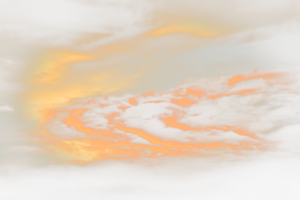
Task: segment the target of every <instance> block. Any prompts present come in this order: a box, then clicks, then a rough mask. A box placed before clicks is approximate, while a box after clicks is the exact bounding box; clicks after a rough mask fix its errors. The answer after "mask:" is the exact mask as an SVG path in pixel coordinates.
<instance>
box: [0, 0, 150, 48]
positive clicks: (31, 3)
mask: <svg viewBox="0 0 300 200" xmlns="http://www.w3.org/2000/svg"><path fill="white" fill-rule="evenodd" d="M150 10H151V4H150V3H149V2H146V1H135V0H128V1H123V0H114V1H101V0H99V1H98V0H96V1H76V0H63V1H60V0H54V1H49V0H42V1H38V0H25V1H21V0H13V1H6V0H5V1H1V3H0V13H1V14H0V21H1V24H2V26H1V28H0V31H1V34H0V38H1V40H6V39H10V40H12V41H13V40H17V41H19V42H25V43H28V42H29V43H30V44H38V45H50V46H53V45H54V46H56V45H59V46H60V45H72V44H74V43H75V42H78V41H79V40H80V39H84V38H86V36H87V35H89V36H94V35H99V36H100V35H103V36H108V35H109V37H108V38H110V37H111V38H115V39H117V38H126V37H130V36H132V35H135V34H137V33H139V32H141V31H143V30H144V29H145V28H146V27H147V26H148V25H147V20H148V14H149V12H150ZM108 40H111V39H108Z"/></svg>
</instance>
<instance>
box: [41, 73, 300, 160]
mask: <svg viewBox="0 0 300 200" xmlns="http://www.w3.org/2000/svg"><path fill="white" fill-rule="evenodd" d="M298 76H299V71H298V70H297V69H294V70H293V71H291V69H289V70H285V69H281V70H273V71H271V72H260V71H258V70H255V71H253V72H251V73H249V74H239V75H236V76H222V77H219V78H205V79H198V80H197V79H195V80H189V81H186V82H184V83H183V84H181V85H180V86H179V87H177V88H174V89H172V90H169V91H165V92H153V91H149V92H146V93H144V94H140V95H124V96H119V97H117V96H108V97H93V98H87V99H81V100H77V101H75V102H74V103H73V105H70V106H68V107H63V108H58V109H52V110H51V109H50V110H45V111H44V113H43V114H42V116H43V115H44V117H43V118H44V119H46V121H42V122H41V124H40V126H39V129H38V130H40V131H41V130H42V131H43V132H45V134H47V135H48V137H54V138H56V139H54V140H50V141H49V144H48V142H46V143H47V145H48V146H49V145H50V146H52V147H53V148H54V149H55V151H56V152H58V154H65V156H66V158H68V157H69V159H70V160H77V161H80V162H81V161H82V162H93V161H95V160H102V159H111V158H114V159H125V160H126V159H127V158H134V159H139V158H160V157H168V156H171V155H172V156H175V155H176V156H191V155H193V156H196V157H197V156H209V155H214V154H216V155H223V154H225V155H226V154H227V153H229V154H231V153H238V152H247V151H248V152H250V153H251V152H264V151H269V150H272V149H276V148H277V146H276V144H274V143H273V139H272V137H270V138H269V137H268V136H267V133H269V132H273V131H274V130H276V129H277V128H278V127H282V126H288V125H289V124H290V123H299V120H300V116H299V113H300V107H299V106H298V101H299V95H298V92H297V89H296V88H297V87H298V85H299V81H297V77H298ZM43 141H44V140H42V143H43ZM67 160H68V159H67Z"/></svg>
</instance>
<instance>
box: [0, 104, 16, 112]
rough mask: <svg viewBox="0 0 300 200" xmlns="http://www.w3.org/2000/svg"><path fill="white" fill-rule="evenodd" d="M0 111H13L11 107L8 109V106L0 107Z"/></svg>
mask: <svg viewBox="0 0 300 200" xmlns="http://www.w3.org/2000/svg"><path fill="white" fill-rule="evenodd" d="M0 111H3V112H12V111H14V109H13V108H11V107H9V106H7V105H5V106H0Z"/></svg>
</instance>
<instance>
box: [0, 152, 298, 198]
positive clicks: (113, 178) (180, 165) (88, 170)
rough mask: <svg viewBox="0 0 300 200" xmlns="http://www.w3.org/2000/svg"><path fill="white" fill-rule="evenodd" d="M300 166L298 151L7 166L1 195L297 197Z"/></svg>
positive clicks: (50, 196)
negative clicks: (220, 158) (155, 161)
mask: <svg viewBox="0 0 300 200" xmlns="http://www.w3.org/2000/svg"><path fill="white" fill-rule="evenodd" d="M299 167H300V163H299V161H298V159H297V158H295V157H294V158H287V157H285V158H284V157H274V156H270V155H268V156H264V157H260V158H257V159H256V160H253V159H249V158H248V159H247V160H244V161H242V162H239V161H227V162H224V161H222V162H220V161H218V162H214V161H213V160H210V159H203V160H201V159H196V160H185V162H182V161H181V162H180V161H178V160H177V161H176V160H175V161H170V162H165V163H163V164H162V163H161V164H160V165H156V166H154V165H151V166H149V165H148V166H147V165H141V164H137V163H124V162H123V163H120V162H103V163H99V164H95V165H92V166H86V167H78V166H71V165H65V166H55V165H52V166H48V167H44V168H21V167H17V168H16V167H9V166H6V167H2V168H1V175H0V186H1V188H2V192H1V194H0V197H1V198H2V199H13V200H17V199H20V198H21V199H23V200H38V199H41V198H42V199H44V200H52V199H57V200H63V199H74V200H80V199H82V198H87V199H90V200H96V199H99V198H104V199H120V198H125V199H133V200H135V199H141V198H143V199H153V198H155V199H159V200H163V199H175V200H177V199H178V200H180V199H184V198H187V197H188V198H190V199H199V198H201V199H211V200H215V199H216V200H217V199H232V200H238V199H241V198H248V199H274V200H280V199H282V198H288V199H291V200H294V199H295V200H296V199H298V198H299V193H298V185H299V178H300V177H299ZM28 183H30V184H28ZM287 184H288V187H287ZM16 189H17V191H18V192H15V191H16Z"/></svg>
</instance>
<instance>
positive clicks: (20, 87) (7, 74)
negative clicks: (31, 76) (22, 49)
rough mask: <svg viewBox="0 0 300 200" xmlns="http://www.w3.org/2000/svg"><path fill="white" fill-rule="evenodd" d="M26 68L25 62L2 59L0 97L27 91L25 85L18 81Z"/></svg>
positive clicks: (0, 65) (0, 59)
mask: <svg viewBox="0 0 300 200" xmlns="http://www.w3.org/2000/svg"><path fill="white" fill-rule="evenodd" d="M26 68H27V66H26V63H25V62H24V61H23V60H18V59H8V58H0V95H2V94H7V93H15V92H21V91H25V90H26V85H25V84H24V83H22V82H21V81H16V79H18V78H20V76H21V74H22V73H24V71H25V69H26Z"/></svg>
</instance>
